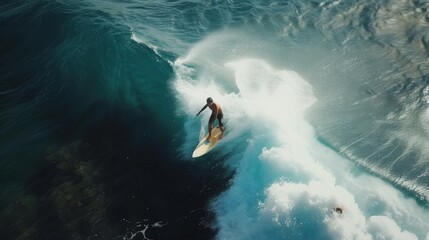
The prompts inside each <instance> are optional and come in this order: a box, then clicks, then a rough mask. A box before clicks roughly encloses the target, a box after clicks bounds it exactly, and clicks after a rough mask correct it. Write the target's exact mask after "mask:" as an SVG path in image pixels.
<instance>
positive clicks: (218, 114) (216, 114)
mask: <svg viewBox="0 0 429 240" xmlns="http://www.w3.org/2000/svg"><path fill="white" fill-rule="evenodd" d="M206 102H207V104H206V105H205V106H204V107H203V108H201V110H200V111H199V112H198V113H197V115H196V116H198V115H199V114H200V113H201V112H202V111H204V110H205V109H206V108H207V107H209V108H210V109H211V110H212V114H211V116H210V119H209V124H208V127H207V128H208V131H209V136H208V137H207V142H210V141H209V139H210V137H211V133H212V129H213V123H214V121H215V119H217V120H218V123H219V128H220V130H221V132H222V134H221V136H220V138H219V139H222V138H223V135H224V131H225V128H224V126H223V123H222V119H223V112H222V108H221V106H220V105H219V103H215V102H213V99H212V98H211V97H209V98H207V100H206Z"/></svg>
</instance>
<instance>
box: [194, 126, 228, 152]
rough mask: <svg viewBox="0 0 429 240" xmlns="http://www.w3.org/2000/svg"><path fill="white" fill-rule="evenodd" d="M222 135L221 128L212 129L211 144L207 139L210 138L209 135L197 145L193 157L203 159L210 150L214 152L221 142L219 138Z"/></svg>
mask: <svg viewBox="0 0 429 240" xmlns="http://www.w3.org/2000/svg"><path fill="white" fill-rule="evenodd" d="M221 134H222V131H221V130H220V128H219V127H215V128H213V129H212V136H211V137H210V142H207V141H206V139H207V137H208V136H209V134H208V133H207V134H206V135H205V136H204V137H203V139H201V142H200V143H199V144H198V145H197V147H196V148H195V150H194V152H193V153H192V157H193V158H196V157H201V156H202V155H204V154H206V153H208V152H209V151H210V150H212V149H213V148H214V147H215V146H216V144H217V143H218V142H219V140H220V139H219V138H220V136H221Z"/></svg>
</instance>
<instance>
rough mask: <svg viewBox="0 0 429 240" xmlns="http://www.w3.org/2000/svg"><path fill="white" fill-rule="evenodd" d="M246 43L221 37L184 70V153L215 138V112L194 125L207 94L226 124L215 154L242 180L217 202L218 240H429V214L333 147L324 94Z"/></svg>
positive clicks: (191, 57)
mask: <svg viewBox="0 0 429 240" xmlns="http://www.w3.org/2000/svg"><path fill="white" fill-rule="evenodd" d="M245 39H249V38H248V36H247V37H246V36H242V35H240V34H235V35H234V34H233V33H231V32H222V33H217V34H214V35H213V36H210V37H208V38H207V39H205V40H204V41H202V42H201V43H198V44H197V45H196V46H194V47H193V48H192V49H191V51H190V52H189V53H188V54H187V55H186V56H184V57H183V58H179V59H178V60H177V61H176V62H175V63H174V66H175V67H176V73H177V78H176V80H175V81H174V89H175V90H176V91H177V99H178V101H179V102H181V104H182V110H181V111H184V112H186V114H187V115H188V116H189V117H188V120H187V121H186V125H185V126H186V133H187V137H186V143H185V145H184V147H183V154H184V155H187V154H189V153H190V152H192V149H193V147H194V145H195V142H198V141H196V139H199V138H201V137H202V136H203V135H204V133H205V132H206V131H207V130H206V124H207V121H208V114H207V116H206V117H205V118H203V119H196V118H195V117H194V115H195V110H196V109H199V107H201V106H200V105H201V104H202V103H204V99H205V97H206V96H211V97H213V98H214V99H215V101H218V102H219V103H220V104H221V106H223V109H224V114H225V116H226V118H225V119H226V121H225V122H226V129H227V130H226V132H227V134H226V136H225V138H224V139H223V140H222V141H221V143H220V144H219V146H218V147H217V149H216V150H214V151H215V153H213V154H214V155H215V156H217V157H218V158H219V159H222V157H220V156H226V159H227V160H226V161H225V167H226V168H232V169H233V171H235V175H234V178H233V180H232V183H231V186H230V187H229V189H227V190H226V191H225V192H224V193H222V194H221V195H220V196H219V197H217V198H216V199H214V200H213V202H212V204H211V207H212V208H213V211H215V213H216V223H215V226H214V227H215V228H216V229H218V231H219V232H218V235H217V238H218V239H428V238H429V232H428V229H429V224H428V220H429V214H428V213H429V212H428V209H427V208H426V207H424V206H421V205H419V204H418V203H417V202H416V201H415V200H414V199H412V198H410V196H408V195H407V194H404V193H403V192H401V191H399V190H398V189H395V188H394V187H393V186H392V185H391V184H389V183H387V182H385V181H384V180H382V179H380V178H378V177H375V176H373V175H371V174H369V173H368V172H367V171H365V169H364V168H363V167H359V165H357V164H356V163H353V161H351V160H350V159H349V158H347V155H345V154H340V153H339V152H338V151H335V150H333V149H332V147H330V146H327V144H326V141H323V140H321V136H320V135H318V133H317V132H316V130H315V128H314V127H313V126H312V125H311V123H310V122H309V121H308V120H307V119H308V115H309V114H308V112H309V111H311V109H312V106H314V105H317V101H318V99H317V97H316V96H315V93H314V90H313V88H314V86H312V85H311V84H310V83H309V82H308V81H306V80H305V78H304V77H302V76H301V75H300V74H299V73H297V72H295V71H293V70H291V69H288V68H286V66H285V67H283V68H279V67H275V66H273V65H274V64H272V63H270V59H269V58H270V57H269V56H267V55H266V56H267V59H263V58H250V56H249V55H251V54H248V52H247V51H248V50H249V49H246V52H244V51H240V50H237V49H239V48H241V47H242V46H243V45H245V46H255V45H253V44H252V40H245ZM260 47H261V46H260V45H258V47H256V48H260ZM249 48H252V47H249ZM253 48H255V47H253ZM286 54H287V53H286ZM244 56H245V57H244ZM259 56H260V57H262V56H261V55H259ZM341 117H342V116H341V115H339V116H337V118H341ZM196 130H198V131H196ZM338 131H341V130H340V129H339V130H338ZM195 161H204V159H200V160H195ZM337 207H339V208H341V210H342V211H340V212H338V211H335V208H337Z"/></svg>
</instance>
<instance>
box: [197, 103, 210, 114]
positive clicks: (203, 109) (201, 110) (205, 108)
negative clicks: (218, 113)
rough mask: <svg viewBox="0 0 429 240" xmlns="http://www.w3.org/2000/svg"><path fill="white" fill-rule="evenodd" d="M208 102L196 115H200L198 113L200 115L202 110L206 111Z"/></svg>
mask: <svg viewBox="0 0 429 240" xmlns="http://www.w3.org/2000/svg"><path fill="white" fill-rule="evenodd" d="M207 106H208V105H207V104H206V105H205V106H204V107H203V108H201V110H200V111H199V112H198V113H197V115H196V116H198V115H200V113H201V112H202V111H204V110H205V109H206V108H207Z"/></svg>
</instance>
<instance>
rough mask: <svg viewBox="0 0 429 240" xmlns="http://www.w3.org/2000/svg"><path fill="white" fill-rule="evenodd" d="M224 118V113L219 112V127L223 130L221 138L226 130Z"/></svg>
mask: <svg viewBox="0 0 429 240" xmlns="http://www.w3.org/2000/svg"><path fill="white" fill-rule="evenodd" d="M222 119H223V114H219V115H218V116H217V121H218V122H219V128H220V131H221V132H222V133H221V135H220V137H219V139H222V138H223V135H224V131H225V127H224V126H223V122H222Z"/></svg>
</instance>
